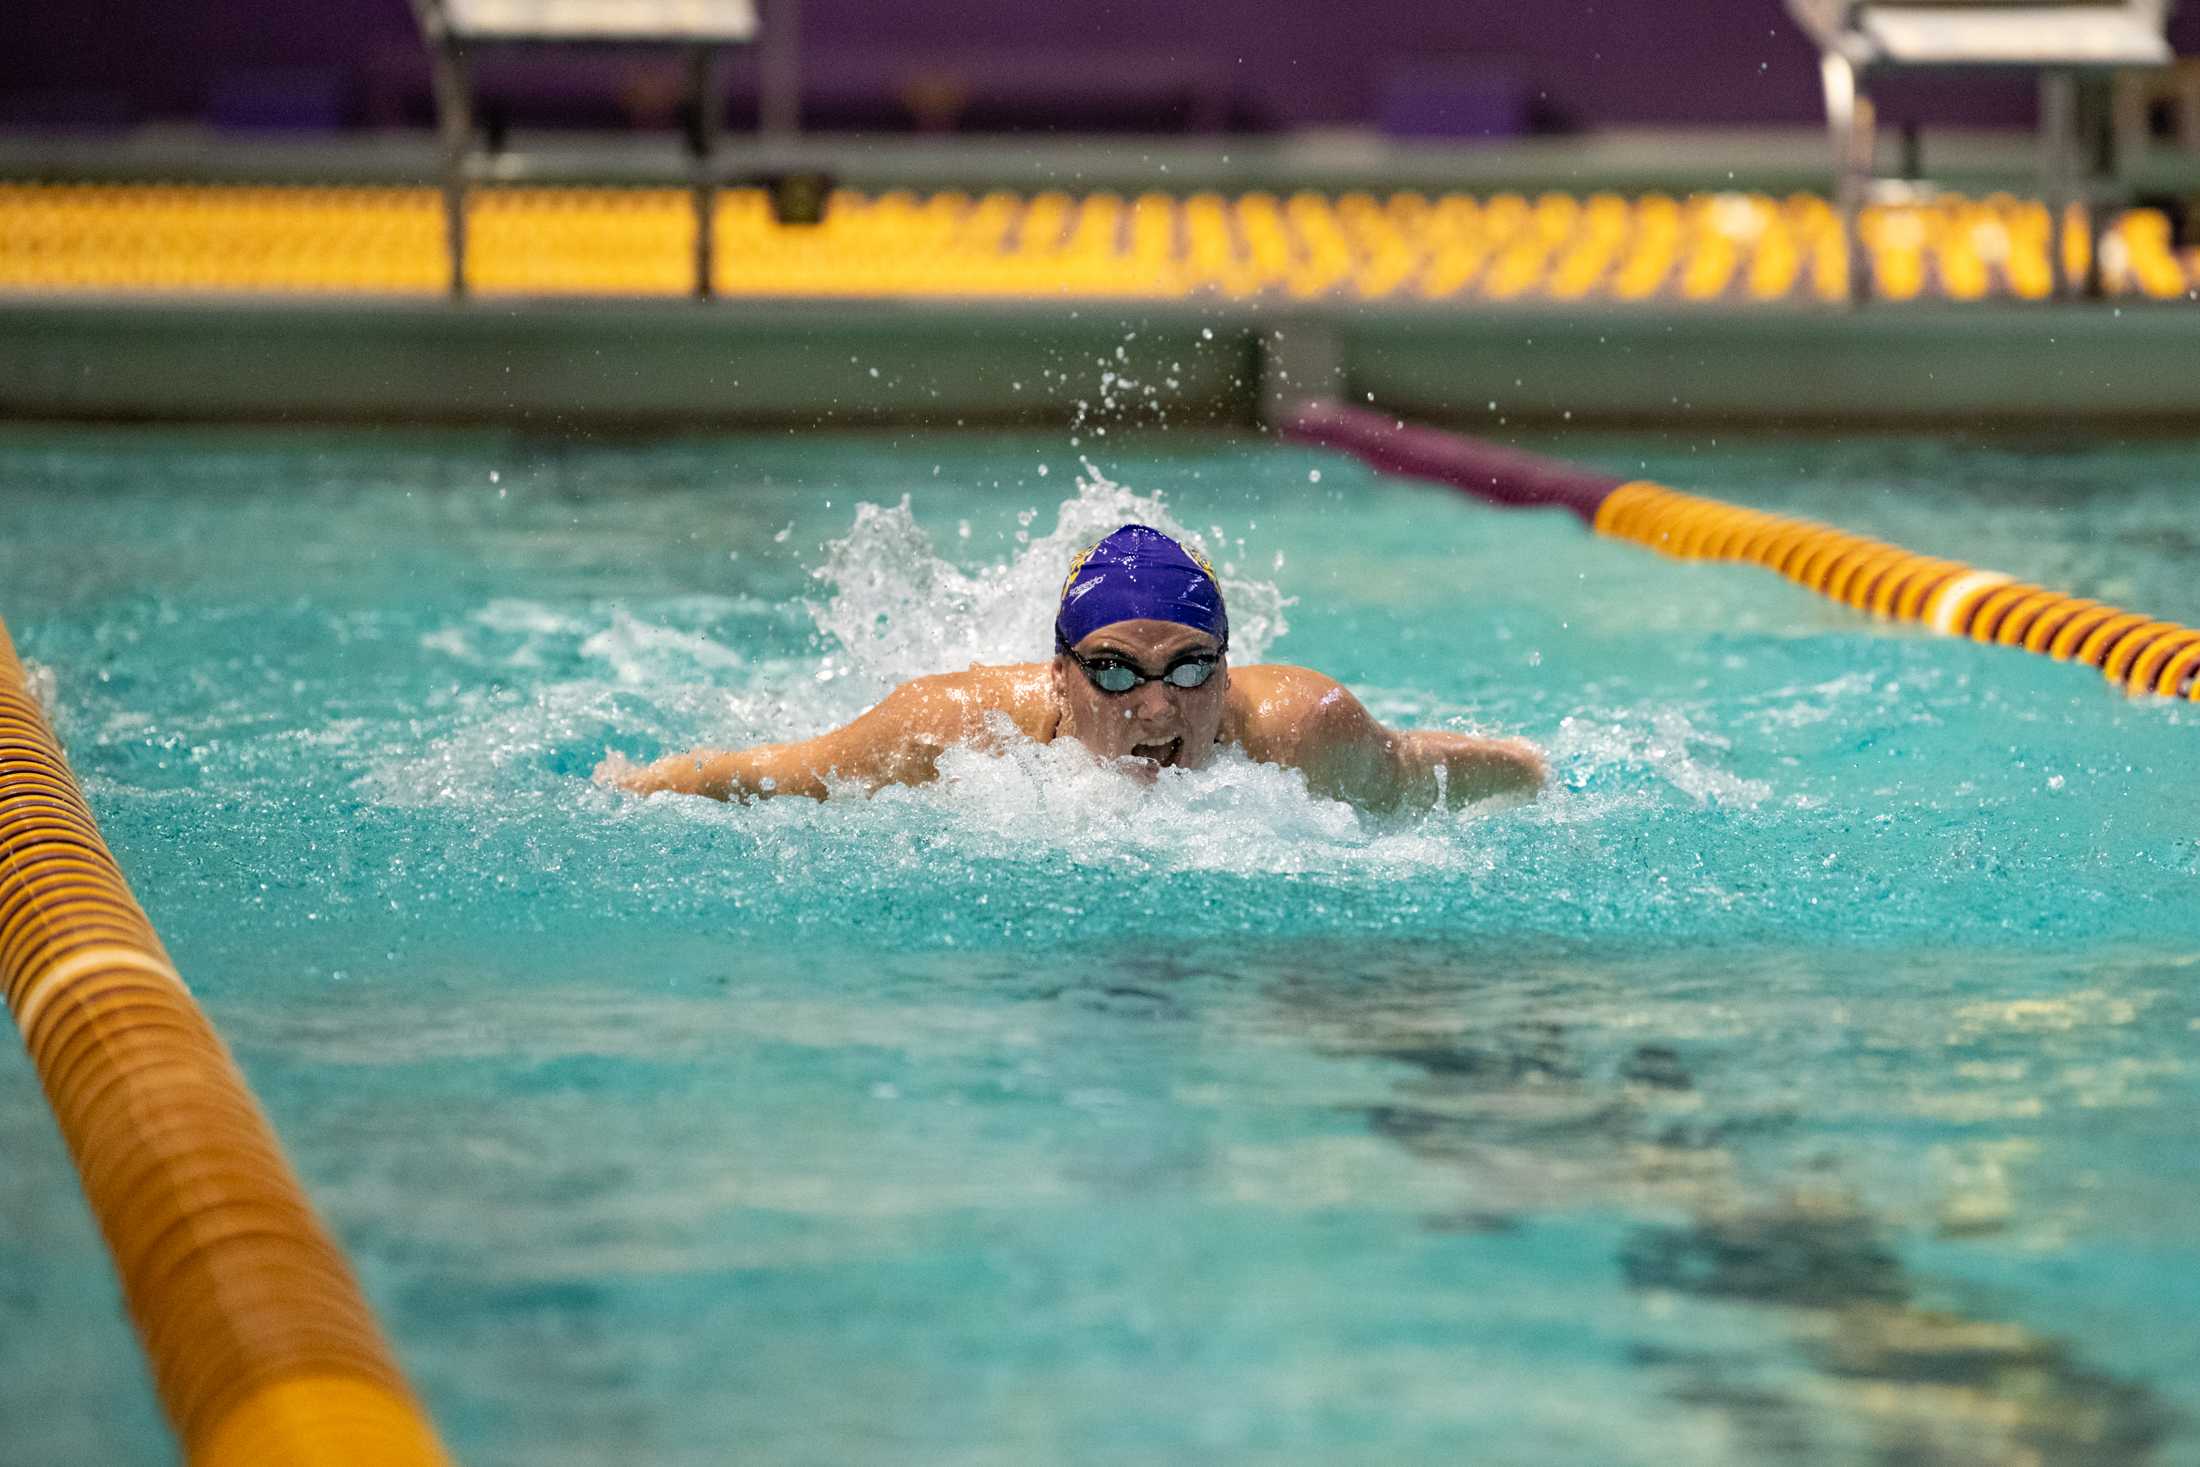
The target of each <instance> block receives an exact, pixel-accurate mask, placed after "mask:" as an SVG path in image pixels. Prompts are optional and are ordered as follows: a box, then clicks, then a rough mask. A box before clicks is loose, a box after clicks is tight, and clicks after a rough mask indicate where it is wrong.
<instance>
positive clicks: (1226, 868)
mask: <svg viewBox="0 0 2200 1467" xmlns="http://www.w3.org/2000/svg"><path fill="white" fill-rule="evenodd" d="M621 808H622V809H623V810H624V811H625V812H626V813H627V815H628V817H629V818H635V819H640V820H644V821H653V820H658V819H665V820H676V821H680V820H706V821H715V820H723V821H729V822H732V823H734V824H736V825H739V826H742V827H745V828H746V829H748V830H750V831H751V832H753V833H755V834H757V835H760V836H762V837H764V838H765V839H766V840H767V842H768V843H770V844H771V845H777V844H778V841H779V840H781V839H784V840H788V841H792V842H794V843H795V845H796V846H798V847H799V846H800V845H802V843H805V842H808V841H811V840H815V839H816V838H817V837H818V836H820V835H831V836H837V837H838V838H841V839H845V840H850V841H860V842H863V843H864V844H866V845H867V846H869V845H875V846H876V847H877V848H878V849H879V850H880V851H881V852H882V853H883V852H886V851H889V850H892V849H894V848H895V847H896V842H897V841H904V842H905V841H906V838H907V837H908V836H909V835H910V833H912V832H920V831H921V832H923V833H924V835H925V837H926V839H927V840H928V841H937V842H942V843H944V844H945V846H946V847H947V848H948V849H949V850H951V851H952V852H953V853H954V854H955V855H956V856H959V857H961V858H964V859H969V860H1018V861H1023V860H1041V859H1047V858H1059V857H1062V856H1068V857H1069V858H1070V859H1072V860H1073V861H1076V862H1077V863H1078V864H1080V865H1092V866H1097V867H1108V868H1112V869H1123V868H1125V867H1129V868H1131V869H1143V870H1152V871H1218V872H1231V873H1237V874H1241V875H1256V874H1266V875H1300V874H1328V873H1350V874H1353V875H1355V876H1358V877H1367V878H1387V877H1392V876H1396V877H1410V876H1425V875H1428V874H1432V873H1438V874H1451V875H1456V876H1468V877H1471V876H1482V875H1487V874H1489V873H1490V872H1491V871H1492V870H1493V869H1494V867H1495V864H1496V858H1495V856H1494V854H1493V853H1492V851H1491V850H1490V849H1489V848H1488V843H1486V842H1484V841H1480V840H1476V839H1474V838H1473V836H1472V830H1473V827H1474V826H1475V825H1476V824H1477V823H1478V822H1479V821H1480V820H1481V818H1482V815H1481V812H1451V811H1441V810H1439V811H1431V812H1428V813H1426V814H1423V815H1420V816H1416V817H1406V818H1388V819H1386V818H1382V817H1373V816H1368V815H1365V814H1362V813H1361V812H1359V811H1357V810H1355V809H1354V808H1353V807H1351V806H1350V805H1347V804H1344V803H1342V802H1340V801H1336V800H1328V799H1322V798H1320V797H1318V796H1315V795H1313V794H1311V793H1309V792H1308V790H1307V788H1306V780H1305V777H1304V776H1303V775H1302V774H1300V773H1299V772H1298V771H1297V770H1292V769H1285V768H1282V767H1281V766H1279V765H1274V764H1257V763H1255V762H1253V761H1252V760H1251V759H1249V758H1247V757H1246V756H1245V754H1244V753H1243V752H1241V751H1239V750H1235V749H1230V750H1223V751H1218V752H1217V754H1216V756H1215V758H1214V759H1213V760H1211V761H1210V762H1209V763H1208V764H1207V765H1206V766H1204V767H1203V768H1199V769H1164V770H1160V771H1158V772H1157V773H1155V774H1153V775H1152V776H1151V777H1142V776H1140V775H1138V774H1136V773H1133V772H1131V771H1129V770H1128V769H1126V768H1124V767H1122V766H1120V765H1115V764H1107V763H1102V762H1101V761H1098V760H1096V759H1094V758H1093V757H1092V756H1091V755H1090V754H1089V753H1087V752H1086V751H1085V749H1084V748H1083V747H1082V746H1080V745H1078V744H1075V743H1072V742H1070V741H1067V740H1062V741H1058V742H1056V743H1053V744H1035V743H1032V742H1029V741H1028V740H1020V739H1006V740H1004V741H1003V743H1002V744H1001V745H1000V746H999V747H998V748H996V749H994V750H991V751H986V750H978V749H950V750H948V751H947V752H946V753H945V754H944V755H943V756H942V757H941V759H940V777H939V779H938V780H937V781H936V782H935V783H933V784H929V785H924V786H919V787H914V788H910V787H893V786H890V787H888V788H885V789H881V790H879V791H878V792H877V793H875V794H873V795H872V796H871V797H869V798H868V799H865V798H861V797H854V798H840V797H836V798H834V799H831V800H827V801H825V802H824V803H822V804H820V803H817V802H814V801H810V800H767V801H763V802H761V803H758V804H754V805H746V806H743V805H733V806H720V805H716V804H713V803H710V802H706V801H700V800H692V799H683V798H680V797H677V796H664V797H658V798H656V799H653V800H650V801H648V802H646V803H644V804H640V805H635V804H631V803H629V804H627V805H625V806H623V807H621ZM939 854H940V853H939V852H938V850H937V848H934V850H933V853H932V854H931V855H929V856H926V857H924V858H923V859H925V860H933V859H937V857H938V855H939Z"/></svg>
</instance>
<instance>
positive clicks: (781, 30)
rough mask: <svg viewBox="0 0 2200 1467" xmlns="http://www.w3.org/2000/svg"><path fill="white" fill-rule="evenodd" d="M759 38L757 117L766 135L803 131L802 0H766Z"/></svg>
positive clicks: (784, 135) (783, 136)
mask: <svg viewBox="0 0 2200 1467" xmlns="http://www.w3.org/2000/svg"><path fill="white" fill-rule="evenodd" d="M762 22H763V34H762V35H760V36H759V37H758V38H757V50H756V68H757V114H758V115H757V120H758V122H759V123H760V124H761V130H762V132H763V134H764V136H765V137H767V138H774V139H788V138H794V137H797V136H799V135H800V134H801V132H802V0H766V4H765V7H764V14H763V16H762Z"/></svg>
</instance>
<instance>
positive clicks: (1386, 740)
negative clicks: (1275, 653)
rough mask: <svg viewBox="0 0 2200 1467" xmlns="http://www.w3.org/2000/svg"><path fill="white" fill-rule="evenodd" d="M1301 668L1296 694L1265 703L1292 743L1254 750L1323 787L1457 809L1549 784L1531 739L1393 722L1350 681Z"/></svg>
mask: <svg viewBox="0 0 2200 1467" xmlns="http://www.w3.org/2000/svg"><path fill="white" fill-rule="evenodd" d="M1294 672H1295V673H1296V676H1294V677H1293V678H1292V686H1291V688H1290V694H1289V696H1287V697H1284V698H1280V699H1278V700H1276V702H1275V703H1271V704H1270V705H1269V706H1268V707H1267V708H1264V709H1263V710H1262V712H1263V714H1264V715H1265V717H1264V721H1266V722H1268V723H1270V724H1271V726H1273V727H1277V728H1278V731H1279V733H1280V734H1281V735H1282V738H1281V742H1282V743H1283V744H1284V745H1285V747H1283V748H1279V749H1277V750H1276V751H1275V754H1274V755H1264V754H1263V753H1262V752H1261V751H1260V750H1258V749H1255V750H1254V751H1253V752H1254V753H1255V757H1277V758H1278V762H1281V763H1285V764H1293V765H1296V766H1297V767H1298V768H1300V769H1302V770H1304V771H1305V772H1306V783H1307V788H1309V789H1311V790H1313V791H1314V792H1315V793H1316V794H1319V795H1326V796H1328V797H1329V798H1331V799H1336V800H1349V801H1350V802H1352V803H1353V804H1355V805H1359V806H1361V807H1362V808H1365V809H1370V810H1395V809H1398V808H1401V807H1406V808H1413V809H1427V808H1428V807H1430V806H1432V805H1434V804H1435V803H1436V802H1437V801H1438V799H1442V801H1443V802H1444V803H1445V804H1446V805H1448V806H1450V807H1451V808H1453V809H1457V808H1459V807H1460V806H1462V805H1470V804H1473V803H1474V802H1476V801H1477V800H1486V799H1490V798H1493V797H1495V796H1498V795H1532V794H1534V793H1535V792H1536V790H1538V789H1540V788H1541V787H1542V785H1543V781H1544V777H1545V774H1546V770H1545V767H1544V763H1543V756H1542V755H1541V754H1540V753H1539V752H1537V750H1536V748H1535V746H1534V745H1533V744H1530V743H1528V742H1526V741H1525V740H1521V739H1484V738H1476V737H1474V736H1473V735H1470V734H1460V733H1450V732H1446V731H1444V730H1441V729H1415V730H1410V731H1401V730H1396V729H1389V728H1385V727H1384V726H1383V725H1382V724H1380V723H1378V722H1377V721H1376V719H1375V716H1374V715H1373V714H1371V713H1369V712H1368V711H1367V709H1366V707H1365V706H1364V705H1363V704H1362V703H1361V702H1360V700H1359V699H1357V698H1355V697H1353V696H1352V694H1351V693H1350V692H1349V691H1348V690H1347V689H1346V688H1345V687H1344V686H1343V685H1341V684H1339V683H1336V682H1334V681H1332V680H1331V679H1329V678H1326V677H1323V676H1321V675H1320V674H1319V673H1312V672H1303V671H1298V670H1294ZM1279 704H1281V705H1284V706H1278V705H1279Z"/></svg>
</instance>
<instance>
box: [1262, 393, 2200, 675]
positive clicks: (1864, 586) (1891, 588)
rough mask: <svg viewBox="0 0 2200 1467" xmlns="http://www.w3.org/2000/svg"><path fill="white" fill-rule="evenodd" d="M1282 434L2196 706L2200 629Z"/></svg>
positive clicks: (1476, 459) (1912, 561) (1441, 438)
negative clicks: (1754, 568) (1759, 571)
mask: <svg viewBox="0 0 2200 1467" xmlns="http://www.w3.org/2000/svg"><path fill="white" fill-rule="evenodd" d="M1282 432H1283V436H1284V437H1286V438H1289V439H1293V440H1296V441H1298V442H1302V443H1312V444H1318V445H1320V446H1322V447H1325V448H1333V449H1337V450H1339V451H1341V452H1344V453H1349V454H1351V455H1352V456H1354V457H1355V458H1358V459H1360V460H1361V461H1362V462H1365V463H1367V464H1370V465H1372V466H1373V467H1375V468H1377V469H1380V470H1382V471H1384V472H1385V473H1391V474H1399V475H1403V476H1406V477H1409V478H1417V479H1432V480H1435V481H1437V482H1439V483H1443V484H1449V485H1451V486H1452V487H1454V488H1456V489H1460V490H1463V491H1464V492H1466V493H1468V494H1472V495H1474V496H1475V497H1476V498H1479V499H1484V500H1488V501H1489V502H1491V503H1493V504H1501V505H1552V506H1557V507H1559V508H1563V509H1567V510H1570V511H1572V512H1573V513H1574V514H1575V515H1577V516H1578V517H1580V519H1581V520H1582V522H1583V523H1585V524H1587V525H1588V526H1589V527H1590V528H1591V529H1594V530H1595V531H1596V532H1597V533H1598V534H1600V535H1610V536H1613V537H1615V538H1617V539H1621V540H1632V541H1634V542H1635V543H1636V544H1638V545H1646V546H1648V547H1649V548H1650V549H1652V550H1656V551H1658V552H1660V553H1661V554H1665V555H1670V556H1674V557H1676V558H1678V559H1681V560H1726V561H1743V562H1747V563H1749V564H1752V565H1761V566H1764V567H1765V568H1766V569H1768V570H1772V571H1776V572H1778V573H1779V574H1780V575H1783V576H1785V577H1786V578H1787V579H1789V580H1791V581H1794V582H1795V583H1797V584H1798V585H1802V586H1807V587H1809V588H1810V589H1811V590H1813V591H1816V592H1817V593H1818V594H1819V595H1821V596H1825V597H1828V598H1830V599H1832V600H1835V601H1838V602H1841V603H1842V604H1843V605H1845V606H1849V607H1853V608H1854V609H1855V610H1857V611H1861V612H1866V613H1869V614H1870V615H1872V616H1876V617H1880V618H1884V619H1889V620H1894V621H1905V622H1912V623H1915V624H1917V625H1920V626H1925V627H1929V628H1930V629H1932V630H1933V631H1936V632H1939V633H1941V634H1942V635H1944V636H1951V637H1969V638H1970V639H1971V640H1972V641H1974V642H1985V643H1991V644H1994V645H1998V646H2003V647H2020V648H2022V649H2024V650H2025V651H2027V652H2034V653H2039V654H2041V655H2044V656H2048V657H2052V658H2054V659H2055V660H2056V661H2058V662H2081V663H2084V664H2086V665H2087V666H2089V667H2094V668H2098V669H2099V670H2100V672H2101V674H2102V676H2104V677H2106V678H2107V679H2108V680H2109V681H2110V682H2111V683H2114V684H2115V685H2117V686H2118V687H2120V688H2122V689H2124V690H2125V691H2126V692H2128V693H2132V694H2134V695H2138V694H2151V695H2155V696H2159V697H2165V698H2183V699H2186V700H2188V701H2192V702H2200V675H2196V674H2200V630H2195V629H2193V628H2191V627H2187V626H2183V625H2181V624H2179V623H2177V622H2173V621H2165V620H2162V619H2160V618H2158V617H2151V616H2144V615H2141V614H2140V613H2138V612H2132V611H2125V610H2124V609H2123V608H2122V607H2119V606H2110V605H2107V604H2105V603H2103V602H2099V601H2092V600H2088V599H2086V598H2085V597H2082V596H2071V595H2066V594H2064V593H2062V592H2060V591H2051V590H2048V589H2046V588H2044V587H2041V586H2035V585H2032V584H2031V583H2029V582H2025V581H2019V580H2017V579H2016V578H2015V577H2013V576H2007V575H2003V574H2002V573H2001V572H1999V571H1989V570H1980V569H1978V568H1977V567H1975V566H1970V565H1966V564H1964V563H1963V562H1961V561H1957V560H1944V559H1940V558H1938V557H1935V556H1930V555H1919V554H1917V553H1915V552H1914V551H1910V550H1905V549H1903V548H1902V547H1901V546H1899V545H1890V544H1888V543H1886V542H1885V541H1883V540H1874V539H1871V538H1869V537H1867V536H1863V535H1852V534H1849V533H1848V532H1847V531H1845V530H1839V529H1835V528H1834V527H1833V526H1831V525H1824V524H1820V523H1818V522H1817V521H1815V520H1806V519H1798V518H1795V517H1793V516H1790V515H1781V514H1771V513H1768V512H1766V511H1764V510H1757V509H1747V508H1744V507H1742V506H1741V505H1736V504H1728V503H1726V502H1724V501H1723V500H1717V499H1710V498H1706V497H1704V496H1702V495H1697V494H1684V493H1682V492H1681V491H1680V490H1677V489H1668V488H1666V487H1665V486H1664V485H1662V484H1654V483H1651V482H1650V481H1648V480H1645V479H1621V478H1620V477H1618V476H1617V475H1613V474H1601V473H1598V472H1597V471H1595V470H1593V469H1587V468H1581V467H1579V466H1577V465H1573V464H1567V463H1561V462H1559V461H1557V460H1555V459H1548V458H1544V457H1542V456H1540V455H1537V454H1532V453H1525V452H1522V451H1521V450H1519V449H1515V448H1507V447H1504V446H1502V445H1499V444H1494V443H1486V442H1483V441H1482V440H1480V439H1476V438H1470V437H1467V436H1465V435H1464V434H1459V433H1451V432H1446V431H1445V430H1443V429H1440V428H1431V427H1427V426H1424V425H1420V424H1412V423H1406V422H1404V421H1402V420H1401V419H1399V418H1397V417H1394V416H1392V415H1390V414H1387V413H1379V412H1374V411H1371V410H1369V409H1366V408H1359V407H1353V406H1351V405H1349V404H1345V403H1338V402H1330V401H1315V402H1308V403H1305V404H1302V405H1301V406H1300V407H1299V408H1298V409H1297V410H1296V412H1295V413H1293V415H1292V416H1291V417H1290V418H1289V419H1288V420H1287V421H1286V422H1285V423H1284V424H1283V428H1282Z"/></svg>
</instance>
